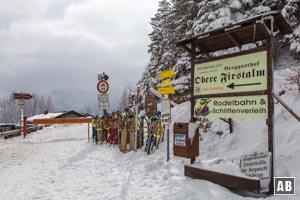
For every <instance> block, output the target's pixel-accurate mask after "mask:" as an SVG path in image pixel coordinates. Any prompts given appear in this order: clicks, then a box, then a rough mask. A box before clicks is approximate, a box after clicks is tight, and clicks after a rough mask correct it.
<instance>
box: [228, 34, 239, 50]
mask: <svg viewBox="0 0 300 200" xmlns="http://www.w3.org/2000/svg"><path fill="white" fill-rule="evenodd" d="M226 36H227V37H228V38H229V39H230V40H231V41H232V42H233V44H235V45H236V46H237V47H238V48H239V49H241V48H242V45H241V43H240V42H239V41H238V40H237V39H236V38H235V37H233V35H231V34H230V33H226Z"/></svg>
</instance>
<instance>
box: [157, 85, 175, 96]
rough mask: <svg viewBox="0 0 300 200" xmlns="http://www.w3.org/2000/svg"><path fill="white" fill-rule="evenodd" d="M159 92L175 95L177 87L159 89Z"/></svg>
mask: <svg viewBox="0 0 300 200" xmlns="http://www.w3.org/2000/svg"><path fill="white" fill-rule="evenodd" d="M157 92H158V93H159V94H175V87H163V88H158V90H157Z"/></svg>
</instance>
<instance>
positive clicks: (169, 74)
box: [159, 69, 174, 79]
mask: <svg viewBox="0 0 300 200" xmlns="http://www.w3.org/2000/svg"><path fill="white" fill-rule="evenodd" d="M173 76H174V69H171V70H168V71H163V72H160V76H159V78H160V79H164V78H170V77H173Z"/></svg>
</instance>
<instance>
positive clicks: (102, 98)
mask: <svg viewBox="0 0 300 200" xmlns="http://www.w3.org/2000/svg"><path fill="white" fill-rule="evenodd" d="M98 103H99V109H100V110H108V109H109V96H108V94H98Z"/></svg>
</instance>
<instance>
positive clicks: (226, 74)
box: [193, 50, 267, 96]
mask: <svg viewBox="0 0 300 200" xmlns="http://www.w3.org/2000/svg"><path fill="white" fill-rule="evenodd" d="M193 79H194V84H193V90H194V96H196V95H207V94H221V93H224V94H225V93H235V92H249V91H262V90H267V51H266V50H263V51H258V52H255V53H248V54H242V55H241V54H239V55H237V56H231V57H226V58H216V59H214V60H212V61H209V62H201V63H196V64H195V67H194V77H193Z"/></svg>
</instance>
